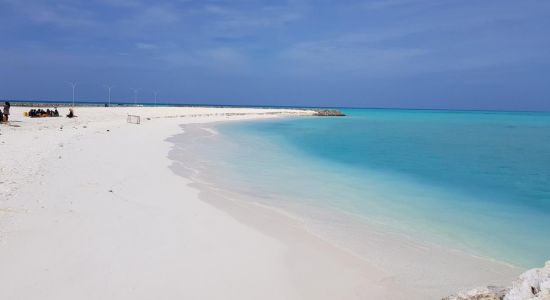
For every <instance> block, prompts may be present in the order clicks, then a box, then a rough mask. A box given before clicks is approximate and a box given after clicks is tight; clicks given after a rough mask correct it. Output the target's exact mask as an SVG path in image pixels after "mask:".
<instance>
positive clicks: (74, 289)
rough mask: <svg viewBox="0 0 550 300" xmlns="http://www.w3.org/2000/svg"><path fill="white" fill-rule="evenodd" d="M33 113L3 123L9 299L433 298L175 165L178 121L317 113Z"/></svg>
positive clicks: (3, 289)
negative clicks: (216, 198)
mask: <svg viewBox="0 0 550 300" xmlns="http://www.w3.org/2000/svg"><path fill="white" fill-rule="evenodd" d="M24 110H28V108H25V109H23V108H18V107H12V122H11V123H10V126H7V125H4V124H2V125H0V283H1V284H0V299H56V300H61V299H426V295H425V294H422V292H421V291H415V290H409V289H408V288H402V287H400V286H395V282H394V281H393V280H392V278H393V276H394V274H389V273H388V272H387V271H386V270H381V269H380V268H377V267H375V266H374V265H371V264H369V263H367V262H366V261H365V260H363V259H360V258H358V257H356V256H354V255H351V254H349V253H348V252H346V251H343V250H342V249H339V248H337V247H335V246H332V245H330V244H329V243H327V242H324V241H322V240H321V239H319V238H317V237H315V236H313V235H311V234H309V233H308V232H307V231H306V230H304V228H303V227H302V226H301V224H300V223H299V222H296V221H293V220H292V219H290V218H286V217H283V216H282V215H280V214H278V213H277V212H276V211H273V210H269V209H261V208H256V207H253V206H246V205H236V204H235V203H223V202H220V203H217V205H211V203H210V202H205V201H202V200H201V199H199V191H198V190H197V189H195V188H193V187H192V186H191V185H190V183H191V182H189V181H188V180H187V179H185V178H183V177H180V176H177V175H175V174H174V173H173V172H172V171H171V170H170V168H169V166H170V165H171V164H172V162H171V161H170V160H169V159H168V158H167V154H168V152H169V151H170V147H171V144H170V143H168V142H167V141H166V138H168V137H170V136H172V135H175V134H177V133H179V132H180V131H181V128H180V127H179V125H180V124H184V123H201V122H212V121H220V120H242V119H249V118H265V117H277V116H281V115H301V114H310V113H311V112H306V111H294V110H273V109H245V108H167V107H165V108H151V107H141V108H139V107H135V108H131V107H121V108H103V107H97V108H83V107H80V108H77V109H76V114H77V115H78V116H79V117H78V118H75V119H67V118H44V119H30V118H23V117H22V113H23V111H24ZM61 112H62V113H63V114H64V113H66V109H62V110H61ZM127 113H131V114H136V115H141V117H142V124H141V125H133V124H127V123H126V115H127ZM227 114H230V115H227ZM148 118H150V119H148ZM203 193H204V192H203ZM203 198H204V195H203ZM391 251H392V252H396V250H395V249H391ZM426 263H429V262H426ZM451 265H452V264H451ZM484 267H485V266H484ZM499 271H500V270H495V272H497V273H498V272H499ZM418 274H420V275H421V274H422V270H418ZM420 275H419V276H420ZM404 286H405V285H404Z"/></svg>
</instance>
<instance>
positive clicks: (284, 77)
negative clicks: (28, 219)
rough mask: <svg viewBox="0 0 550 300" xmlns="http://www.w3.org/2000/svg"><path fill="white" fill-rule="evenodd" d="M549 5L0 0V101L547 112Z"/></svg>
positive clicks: (449, 0)
mask: <svg viewBox="0 0 550 300" xmlns="http://www.w3.org/2000/svg"><path fill="white" fill-rule="evenodd" d="M549 71H550V1H547V0H540V1H531V0H524V1H511V0H498V1H497V0H495V1H492V0H485V1H481V0H476V1H474V0H471V1H468V0H461V1H454V0H446V1H445V0H441V1H435V0H434V1H429V0H385V1H383V0H372V1H356V0H348V1H346V0H341V1H331V0H318V1H307V0H288V1H262V0H234V1H229V0H218V1H215V0H212V1H209V0H203V1H195V0H160V1H143V0H98V1H85V0H71V1H68V0H67V1H46V0H26V1H17V0H0V98H11V99H43V100H68V99H70V98H71V89H70V86H69V85H68V84H67V81H76V82H78V87H77V99H78V100H82V101H83V100H87V101H89V100H98V101H102V100H104V99H105V98H106V97H107V90H106V89H105V88H104V85H105V84H108V85H114V86H115V87H114V88H113V90H112V93H113V94H112V95H113V100H115V101H132V99H133V92H132V88H139V89H140V91H139V93H138V100H139V101H149V100H151V99H152V98H153V91H154V90H158V91H159V99H161V100H162V101H164V102H178V103H210V104H261V105H306V106H308V105H317V106H360V107H409V108H468V109H503V110H550V73H549Z"/></svg>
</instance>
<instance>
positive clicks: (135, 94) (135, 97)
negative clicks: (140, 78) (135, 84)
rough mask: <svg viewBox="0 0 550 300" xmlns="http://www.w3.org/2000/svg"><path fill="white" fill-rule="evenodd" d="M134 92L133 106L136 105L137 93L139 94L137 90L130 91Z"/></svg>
mask: <svg viewBox="0 0 550 300" xmlns="http://www.w3.org/2000/svg"><path fill="white" fill-rule="evenodd" d="M132 90H133V91H134V105H137V93H138V92H139V89H132Z"/></svg>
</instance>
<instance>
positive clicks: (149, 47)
mask: <svg viewBox="0 0 550 300" xmlns="http://www.w3.org/2000/svg"><path fill="white" fill-rule="evenodd" d="M136 48H138V49H140V50H154V49H158V48H159V47H158V46H157V45H155V44H150V43H137V44H136Z"/></svg>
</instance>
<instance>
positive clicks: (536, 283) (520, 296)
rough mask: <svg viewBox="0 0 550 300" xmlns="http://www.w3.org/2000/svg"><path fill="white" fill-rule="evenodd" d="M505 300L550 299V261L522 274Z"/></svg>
mask: <svg viewBox="0 0 550 300" xmlns="http://www.w3.org/2000/svg"><path fill="white" fill-rule="evenodd" d="M504 300H550V261H548V262H546V265H545V266H544V268H541V269H531V270H529V271H527V272H525V273H523V274H521V275H520V277H519V280H517V281H515V282H514V283H513V285H512V289H510V291H509V292H508V293H507V294H506V296H505V297H504Z"/></svg>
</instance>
